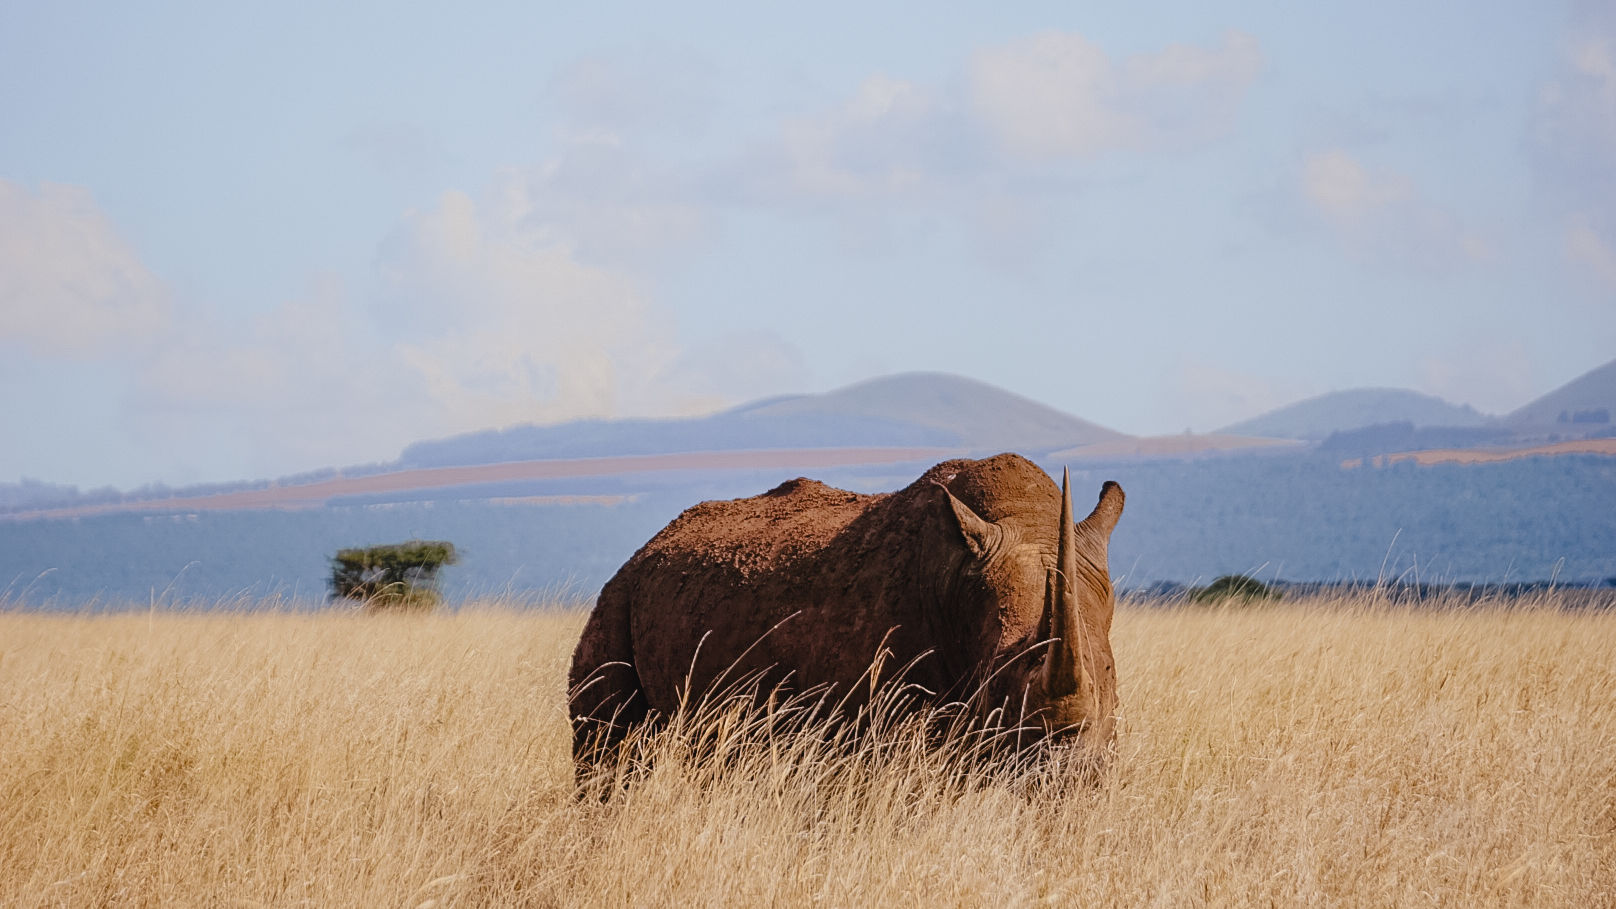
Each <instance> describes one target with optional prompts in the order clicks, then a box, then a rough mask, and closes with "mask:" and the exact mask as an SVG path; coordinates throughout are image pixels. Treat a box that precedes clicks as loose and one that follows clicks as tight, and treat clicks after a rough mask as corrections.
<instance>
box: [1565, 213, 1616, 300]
mask: <svg viewBox="0 0 1616 909" xmlns="http://www.w3.org/2000/svg"><path fill="white" fill-rule="evenodd" d="M1565 248H1566V255H1567V257H1569V258H1570V259H1571V261H1573V262H1576V263H1578V264H1579V265H1582V266H1585V267H1586V268H1587V269H1588V270H1589V271H1591V272H1593V274H1594V276H1595V277H1596V278H1598V279H1599V280H1600V281H1601V282H1603V283H1605V284H1607V285H1609V286H1611V287H1616V246H1613V245H1612V244H1611V242H1610V241H1608V240H1606V239H1605V238H1604V237H1603V236H1601V235H1600V233H1599V231H1598V230H1596V229H1595V228H1594V226H1593V224H1592V222H1591V221H1590V220H1589V219H1587V218H1580V219H1577V220H1576V221H1574V223H1572V225H1571V226H1570V227H1569V228H1567V229H1566V237H1565Z"/></svg>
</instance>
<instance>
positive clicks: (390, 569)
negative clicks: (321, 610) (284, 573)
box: [331, 540, 456, 612]
mask: <svg viewBox="0 0 1616 909" xmlns="http://www.w3.org/2000/svg"><path fill="white" fill-rule="evenodd" d="M455 560H456V556H455V548H454V544H453V543H450V542H448V541H446V540H410V541H409V542H407V543H390V544H388V545H385V546H366V547H362V548H355V549H341V550H338V551H337V554H336V555H335V556H332V557H331V598H332V599H333V600H357V601H358V602H359V603H360V604H362V605H363V606H364V608H365V609H367V610H369V611H372V612H374V611H378V610H384V609H420V610H427V609H432V608H433V607H435V606H437V605H438V604H439V603H440V602H442V601H443V596H442V594H440V593H439V592H438V569H440V568H442V567H443V566H445V565H453V564H454V563H455Z"/></svg>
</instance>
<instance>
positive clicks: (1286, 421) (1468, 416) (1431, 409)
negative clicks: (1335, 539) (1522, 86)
mask: <svg viewBox="0 0 1616 909" xmlns="http://www.w3.org/2000/svg"><path fill="white" fill-rule="evenodd" d="M1490 422H1491V418H1490V417H1488V416H1487V415H1486V414H1483V413H1481V412H1480V411H1477V410H1476V409H1475V408H1473V407H1470V406H1469V405H1465V406H1460V405H1457V404H1450V403H1448V402H1447V401H1444V400H1442V399H1441V398H1438V397H1435V396H1433V395H1426V394H1420V393H1419V392H1417V391H1409V390H1408V389H1406V388H1354V389H1351V390H1348V391H1332V392H1330V393H1328V394H1322V395H1319V396H1318V397H1316V398H1308V399H1307V400H1305V401H1298V402H1297V403H1295V404H1291V405H1288V406H1286V407H1281V408H1279V409H1278V410H1272V411H1269V412H1268V413H1265V414H1263V415H1262V416H1260V417H1254V418H1252V419H1250V420H1246V421H1244V422H1241V423H1235V424H1233V425H1231V426H1225V427H1224V428H1222V429H1220V430H1218V432H1220V433H1228V434H1232V435H1241V436H1267V437H1269V438H1274V439H1302V440H1305V441H1310V442H1316V441H1320V440H1322V439H1325V438H1328V437H1329V436H1330V435H1331V434H1333V433H1337V432H1346V431H1349V430H1353V429H1361V428H1363V427H1365V426H1375V425H1377V424H1383V423H1411V424H1413V425H1414V426H1416V427H1424V426H1485V425H1487V424H1488V423H1490Z"/></svg>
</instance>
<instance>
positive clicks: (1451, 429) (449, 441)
mask: <svg viewBox="0 0 1616 909" xmlns="http://www.w3.org/2000/svg"><path fill="white" fill-rule="evenodd" d="M1613 413H1616V361H1612V362H1610V363H1607V364H1604V365H1603V366H1600V367H1598V368H1596V369H1594V370H1591V371H1590V372H1588V373H1586V374H1584V375H1582V376H1580V377H1578V378H1577V379H1575V380H1573V381H1571V382H1569V383H1567V384H1566V385H1564V386H1562V387H1560V388H1558V389H1555V390H1553V391H1551V392H1549V393H1547V394H1545V395H1543V396H1542V397H1540V398H1537V399H1536V400H1534V401H1532V402H1530V403H1528V404H1526V405H1524V406H1522V407H1521V408H1519V409H1517V410H1515V411H1513V412H1511V413H1510V414H1507V415H1505V416H1502V417H1495V416H1489V415H1486V414H1482V413H1480V412H1478V411H1476V410H1475V409H1474V408H1471V407H1468V406H1459V405H1455V404H1451V403H1449V402H1447V401H1444V400H1442V399H1440V398H1436V397H1433V396H1431V395H1425V394H1420V393H1418V392H1413V391H1409V390H1406V389H1395V388H1369V389H1349V390H1345V391H1336V392H1331V393H1329V394H1325V395H1320V396H1318V397H1314V398H1310V399H1307V400H1305V401H1300V402H1297V403H1294V404H1290V405H1287V406H1285V407H1281V408H1279V409H1277V410H1274V411H1271V412H1269V413H1266V414H1263V415H1261V416H1258V417H1255V418H1252V419H1250V420H1245V421H1242V422H1239V423H1235V424H1233V425H1230V426H1227V427H1224V428H1223V429H1221V430H1219V431H1218V432H1216V433H1209V434H1193V433H1185V434H1178V435H1169V436H1156V437H1138V436H1130V435H1127V434H1125V433H1121V432H1118V431H1116V430H1114V429H1111V428H1108V427H1104V426H1100V425H1097V424H1095V423H1092V422H1090V421H1088V420H1084V419H1080V418H1078V417H1075V416H1072V415H1070V414H1067V413H1063V412H1062V411H1059V410H1056V409H1055V408H1052V407H1049V406H1048V405H1045V404H1042V403H1039V402H1037V401H1034V400H1031V399H1029V398H1026V397H1023V396H1021V395H1017V394H1013V393H1011V392H1008V391H1005V390H1003V389H1000V388H997V387H995V386H992V385H989V384H987V383H985V382H980V381H977V380H975V379H970V378H965V377H963V376H957V375H950V374H947V373H935V372H917V373H904V374H900V375H893V376H885V377H881V378H876V379H870V380H868V381H864V382H859V383H856V384H853V385H849V386H846V387H844V388H840V389H836V390H833V391H829V392H825V393H821V394H801V395H788V396H783V397H774V398H766V399H762V400H757V401H753V402H750V403H747V404H742V405H740V406H738V407H735V408H732V409H730V410H726V411H722V412H720V413H716V414H712V415H708V416H701V417H690V418H681V419H629V420H577V421H572V422H567V423H560V424H553V425H544V426H539V425H523V426H514V427H509V428H505V429H492V430H485V431H481V432H473V433H467V434H463V435H457V436H451V437H448V438H443V439H436V440H430V441H423V442H418V443H416V444H413V445H411V446H409V447H408V448H406V449H405V450H404V451H403V453H402V455H401V456H400V458H399V459H398V460H397V461H396V462H393V463H391V464H378V465H368V466H365V467H359V468H355V467H347V468H340V469H338V468H332V469H328V470H324V471H316V472H313V473H309V474H305V475H302V476H298V477H288V478H281V479H279V480H276V481H263V480H260V481H251V482H241V483H234V484H214V485H212V486H209V487H205V488H204V487H192V488H188V489H178V490H175V489H168V488H163V487H155V488H149V489H143V490H140V491H137V492H135V493H120V492H118V491H116V490H96V491H93V492H91V493H88V494H81V493H79V492H78V490H77V489H75V488H74V487H69V486H54V485H49V484H40V483H30V482H24V483H20V484H0V515H3V514H7V513H9V514H11V515H12V516H13V517H17V516H21V515H23V514H39V515H46V514H51V513H60V514H63V516H66V514H67V513H75V514H78V513H83V511H82V510H83V509H84V508H87V507H94V508H95V509H96V511H97V513H101V512H108V511H117V510H120V509H121V508H123V507H126V506H132V505H133V504H135V503H139V504H140V506H141V507H140V510H142V511H153V510H161V509H162V507H163V503H165V502H169V501H174V502H176V503H180V504H178V505H176V507H196V506H198V505H199V503H200V502H201V501H203V500H204V499H206V501H207V502H209V503H211V504H208V505H206V506H204V507H210V508H227V509H228V508H254V507H310V506H311V505H313V504H318V503H320V502H325V501H332V500H334V499H340V498H344V497H346V496H351V495H356V494H370V495H374V494H382V493H385V494H387V495H395V496H398V495H407V494H408V493H409V490H411V489H434V488H446V487H454V486H468V485H476V484H488V483H508V482H510V481H512V480H513V479H514V478H515V475H513V474H512V473H511V472H510V471H502V472H496V471H493V470H491V469H487V470H483V471H481V472H479V471H478V470H476V468H492V467H493V466H494V465H504V464H523V463H533V464H536V465H537V464H538V463H539V462H545V463H547V464H550V465H559V466H558V467H543V469H542V470H540V469H535V470H534V471H529V473H531V474H532V476H530V477H526V476H525V475H524V476H525V478H527V479H534V478H537V477H540V476H550V477H553V476H555V475H556V470H557V469H560V470H561V472H562V473H564V474H565V475H566V476H569V477H575V478H587V477H590V476H595V477H617V476H622V475H624V474H625V473H637V474H645V473H647V472H650V473H656V472H666V471H689V470H703V469H705V470H719V471H731V472H733V471H735V470H737V469H741V468H738V467H737V466H736V465H739V464H750V463H752V461H749V460H747V459H744V458H743V459H741V460H736V458H734V457H730V456H724V457H719V455H720V454H721V453H725V452H729V453H740V452H781V453H791V452H798V453H802V454H801V455H799V456H788V457H784V458H781V457H774V458H772V460H769V461H768V463H771V464H774V465H776V467H777V468H778V467H783V466H784V465H786V464H790V463H798V462H800V463H802V464H803V465H804V467H805V468H806V467H808V466H809V465H810V464H815V463H817V464H821V465H825V464H829V463H836V464H843V465H857V464H868V465H880V464H891V463H895V462H897V461H900V460H902V459H905V458H909V457H911V456H913V457H917V458H918V457H921V455H920V454H919V453H920V452H925V453H926V454H925V456H938V457H942V456H948V455H972V454H977V455H979V454H984V453H991V452H998V451H1019V452H1022V453H1024V454H1027V455H1029V456H1031V457H1034V458H1040V457H1048V458H1050V459H1052V460H1060V461H1074V462H1081V461H1104V462H1118V461H1128V460H1134V459H1140V458H1145V459H1152V458H1167V459H1182V458H1187V457H1200V456H1206V455H1222V456H1228V455H1234V454H1239V453H1244V452H1258V451H1261V452H1267V453H1280V452H1284V451H1287V450H1307V449H1311V448H1318V449H1322V450H1323V451H1325V452H1327V453H1339V454H1341V455H1342V456H1343V457H1344V458H1348V459H1350V458H1353V457H1356V458H1360V459H1361V458H1367V457H1372V456H1376V455H1380V454H1385V453H1392V452H1405V451H1416V450H1420V449H1431V448H1444V449H1446V448H1473V447H1476V446H1493V447H1498V446H1508V445H1511V444H1519V445H1523V446H1524V445H1529V444H1540V443H1542V442H1545V441H1549V442H1558V441H1563V440H1573V439H1587V438H1602V437H1610V436H1613V435H1616V426H1613V424H1612V422H1611V415H1612V414H1613ZM831 450H834V452H835V453H834V454H828V455H826V456H820V455H812V457H809V458H808V460H804V456H808V455H811V453H813V452H829V451H831ZM904 452H911V453H914V454H913V455H910V454H904ZM826 457H828V458H829V460H826ZM562 462H565V463H562ZM709 462H710V463H709ZM762 463H763V462H761V461H759V462H758V464H762ZM541 466H542V465H541ZM461 469H464V470H461ZM485 474H486V476H485ZM378 476H379V477H381V479H376V480H370V481H367V482H366V483H363V484H361V483H357V482H356V481H357V478H360V477H366V478H375V477H378ZM580 484H582V485H581V486H580V490H569V493H570V492H573V491H582V492H584V493H593V492H595V491H597V490H594V489H592V488H588V487H587V483H586V481H584V480H582V479H580ZM502 488H503V487H502ZM361 490H363V491H361ZM248 492H251V493H253V494H252V495H245V493H248ZM63 509H67V510H68V512H63Z"/></svg>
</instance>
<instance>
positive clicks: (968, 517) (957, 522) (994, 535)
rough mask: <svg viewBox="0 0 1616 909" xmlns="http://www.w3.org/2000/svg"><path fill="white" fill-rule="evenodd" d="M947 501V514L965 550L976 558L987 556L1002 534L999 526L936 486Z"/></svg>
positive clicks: (946, 490)
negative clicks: (962, 541)
mask: <svg viewBox="0 0 1616 909" xmlns="http://www.w3.org/2000/svg"><path fill="white" fill-rule="evenodd" d="M936 485H937V488H938V489H941V490H942V491H943V496H944V497H945V498H947V499H948V511H949V514H951V515H953V517H954V526H955V527H957V528H959V532H960V537H961V538H963V539H964V540H965V546H966V548H968V549H970V550H971V554H972V555H974V556H976V557H977V558H982V557H983V556H985V555H987V554H988V552H990V551H991V550H992V549H993V548H994V546H996V545H997V544H998V542H999V538H1000V536H1001V535H1002V534H1003V533H1004V531H1003V529H1001V528H1000V527H999V525H997V524H995V523H993V522H992V521H987V520H983V518H982V516H981V515H979V514H977V513H976V512H974V511H972V510H971V506H969V505H967V504H965V503H964V502H961V501H960V500H959V499H958V498H955V496H954V494H953V493H952V492H950V491H949V490H948V487H947V486H944V485H943V484H941V483H938V484H936Z"/></svg>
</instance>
